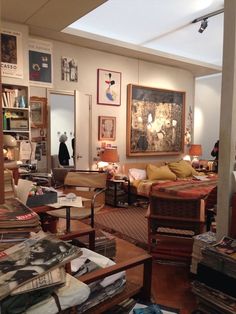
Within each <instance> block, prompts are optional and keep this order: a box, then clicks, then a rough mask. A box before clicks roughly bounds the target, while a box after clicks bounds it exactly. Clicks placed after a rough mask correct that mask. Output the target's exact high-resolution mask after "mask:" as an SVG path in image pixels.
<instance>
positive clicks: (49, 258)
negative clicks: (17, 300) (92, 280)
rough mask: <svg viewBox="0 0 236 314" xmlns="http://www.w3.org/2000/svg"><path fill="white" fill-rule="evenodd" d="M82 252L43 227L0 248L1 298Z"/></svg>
mask: <svg viewBox="0 0 236 314" xmlns="http://www.w3.org/2000/svg"><path fill="white" fill-rule="evenodd" d="M80 255H81V249H80V248H78V247H76V246H73V245H71V244H69V243H67V242H64V241H61V240H60V239H58V238H57V237H55V236H54V235H52V234H46V233H44V232H42V231H40V232H38V233H37V234H35V235H34V236H33V237H31V238H30V239H28V240H26V241H24V242H22V243H20V244H17V245H14V246H12V247H10V248H9V249H7V250H5V251H2V252H0V300H1V299H3V298H4V297H6V296H7V295H9V294H10V293H11V292H12V291H13V290H15V289H16V288H18V287H20V286H21V285H23V284H25V283H27V282H29V281H31V280H32V279H35V278H38V277H39V276H40V275H42V274H45V273H47V272H48V271H51V270H52V269H55V268H58V267H59V266H62V265H64V264H66V263H67V262H69V261H70V260H72V259H74V258H76V257H78V256H80Z"/></svg>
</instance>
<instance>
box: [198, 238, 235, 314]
mask: <svg viewBox="0 0 236 314" xmlns="http://www.w3.org/2000/svg"><path fill="white" fill-rule="evenodd" d="M202 256H203V258H202V260H201V262H200V263H199V264H198V268H197V276H196V280H195V281H194V282H193V283H192V290H193V293H194V294H195V295H196V296H197V301H198V309H199V310H202V311H203V312H204V313H220V314H226V313H227V314H229V313H232V314H233V313H236V290H235V286H236V240H235V239H232V238H230V237H227V236H225V237H223V238H222V240H221V241H220V242H218V243H216V244H214V245H211V246H207V247H206V248H205V249H203V250H202Z"/></svg>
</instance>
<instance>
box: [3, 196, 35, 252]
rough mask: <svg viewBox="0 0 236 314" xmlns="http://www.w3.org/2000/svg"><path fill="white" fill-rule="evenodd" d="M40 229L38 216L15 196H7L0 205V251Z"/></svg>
mask: <svg viewBox="0 0 236 314" xmlns="http://www.w3.org/2000/svg"><path fill="white" fill-rule="evenodd" d="M40 230H41V226H40V219H39V216H38V215H37V214H36V213H35V212H34V211H32V209H30V208H29V207H27V206H25V205H24V204H23V203H21V202H20V201H19V200H18V199H17V198H9V199H6V200H5V203H4V204H1V205H0V251H2V250H5V249H7V248H9V247H11V246H12V245H15V244H17V243H20V242H22V241H24V240H26V239H28V238H29V237H30V234H31V232H34V233H36V232H38V231H40Z"/></svg>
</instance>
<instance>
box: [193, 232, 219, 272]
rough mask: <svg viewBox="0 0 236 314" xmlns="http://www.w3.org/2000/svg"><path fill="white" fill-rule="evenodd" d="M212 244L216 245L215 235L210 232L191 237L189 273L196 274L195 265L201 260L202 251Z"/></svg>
mask: <svg viewBox="0 0 236 314" xmlns="http://www.w3.org/2000/svg"><path fill="white" fill-rule="evenodd" d="M214 243H216V234H215V233H214V232H212V231H208V232H205V233H201V234H198V235H196V236H194V237H193V251H192V263H191V267H190V271H191V273H193V274H196V273H197V265H198V263H199V262H200V261H201V260H202V250H203V249H204V248H206V247H207V246H209V245H211V244H214Z"/></svg>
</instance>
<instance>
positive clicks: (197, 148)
mask: <svg viewBox="0 0 236 314" xmlns="http://www.w3.org/2000/svg"><path fill="white" fill-rule="evenodd" d="M189 155H190V156H201V155H202V145H200V144H192V145H191V146H190V148H189Z"/></svg>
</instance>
